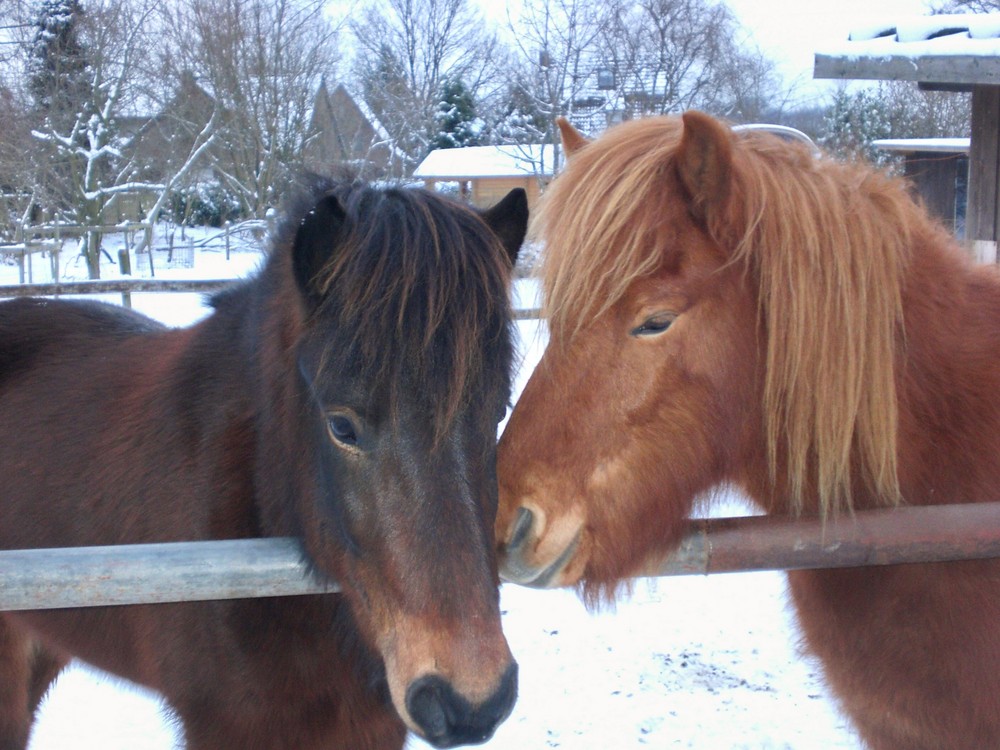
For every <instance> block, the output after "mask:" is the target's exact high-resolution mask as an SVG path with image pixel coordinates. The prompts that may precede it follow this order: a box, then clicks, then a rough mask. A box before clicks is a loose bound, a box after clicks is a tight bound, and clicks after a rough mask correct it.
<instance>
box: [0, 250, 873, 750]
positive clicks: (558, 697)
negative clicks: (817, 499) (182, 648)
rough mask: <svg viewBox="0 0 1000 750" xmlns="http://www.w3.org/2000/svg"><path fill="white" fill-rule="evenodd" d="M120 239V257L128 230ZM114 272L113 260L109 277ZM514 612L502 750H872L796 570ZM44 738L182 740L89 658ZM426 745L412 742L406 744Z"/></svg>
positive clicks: (509, 617) (157, 747) (242, 254)
mask: <svg viewBox="0 0 1000 750" xmlns="http://www.w3.org/2000/svg"><path fill="white" fill-rule="evenodd" d="M109 249H111V250H112V255H115V253H116V248H115V245H114V239H113V238H109ZM259 259H260V256H259V254H257V253H255V252H251V251H246V250H241V251H237V252H234V253H233V254H232V256H231V259H230V260H228V261H227V260H226V259H225V256H224V253H222V252H221V250H214V251H199V252H196V254H195V256H194V264H193V267H192V268H189V269H162V270H161V269H157V276H158V277H160V278H178V277H188V278H220V277H221V278H225V277H238V276H243V275H245V274H247V273H249V272H251V271H252V270H253V269H254V268H256V267H257V265H258V264H259ZM133 263H135V261H133ZM47 265H48V264H47V263H46V262H44V260H43V259H38V258H36V259H35V261H34V267H33V271H34V279H35V281H36V282H40V281H44V280H46V268H47ZM62 265H63V274H64V277H65V276H66V275H69V276H72V277H75V278H82V277H83V274H84V269H85V266H84V265H83V264H82V263H76V262H73V261H72V259H71V257H70V253H68V252H67V253H66V254H65V257H64V258H63V264H62ZM114 273H115V269H114V267H113V266H109V267H108V268H107V270H106V273H105V275H106V276H113V275H114ZM16 282H17V269H16V267H14V266H10V265H4V264H3V263H2V262H0V283H2V284H9V283H16ZM518 291H519V300H518V301H519V304H520V305H521V306H524V307H529V306H532V302H533V300H532V299H531V295H532V290H531V282H519V289H518ZM108 299H109V301H112V302H117V301H118V299H119V297H118V295H109V296H108ZM133 304H134V306H135V307H136V308H137V309H139V310H141V311H143V312H145V313H147V314H149V315H152V316H153V317H156V318H158V319H160V320H163V321H164V322H166V323H168V324H171V325H186V324H188V323H191V322H193V321H194V320H196V319H198V318H199V317H201V316H202V315H204V314H206V313H207V308H205V307H204V306H203V305H202V304H201V300H200V297H199V296H198V295H182V294H178V295H173V294H171V295H166V294H159V295H157V294H136V295H133ZM518 329H519V333H520V336H521V347H522V352H523V353H524V357H523V360H524V362H523V366H522V368H521V371H520V373H519V377H518V388H520V387H521V386H522V385H523V382H524V380H525V379H526V378H527V375H528V374H529V373H530V370H531V368H532V367H534V365H535V363H536V362H537V359H538V357H539V356H540V352H541V350H542V349H543V348H544V328H543V327H542V326H541V324H539V323H537V322H531V321H525V322H521V323H519V324H518ZM732 506H734V507H735V506H738V499H735V498H734V499H733V501H732ZM726 512H739V511H738V509H737V510H736V511H734V510H733V507H727V508H726ZM502 607H503V611H504V627H505V630H506V633H507V637H508V639H509V641H510V644H511V648H512V650H513V652H514V654H515V656H516V657H517V659H518V661H519V663H520V668H521V671H520V697H519V700H518V704H517V707H516V708H515V711H514V714H513V715H512V716H511V717H510V719H508V720H507V722H506V723H505V724H504V725H503V726H501V727H500V729H499V730H498V731H497V734H496V736H495V737H494V738H493V739H492V740H491V741H490V742H489V743H488V744H487V745H485V747H486V748H488V749H489V750H525V749H526V748H527V749H530V750H535V749H540V748H566V749H567V750H608V749H610V748H614V750H631V749H632V748H643V747H655V748H687V747H692V748H701V749H703V750H734V749H736V748H747V749H748V750H749V749H753V750H763V749H765V748H767V749H774V750H778V749H779V748H781V749H783V748H791V749H795V750H799V749H802V750H812V749H814V748H823V749H824V750H826V749H833V748H845V749H846V748H859V747H860V746H861V745H860V742H859V741H858V740H857V738H856V737H855V735H854V734H853V733H852V731H851V730H850V727H849V725H848V724H847V722H846V720H845V719H843V718H842V717H841V716H840V715H839V714H838V712H837V710H836V708H835V706H834V704H833V702H832V701H831V699H830V697H829V695H828V693H827V691H826V690H825V688H824V687H823V683H822V679H821V676H820V672H819V668H818V665H816V664H815V663H814V662H813V661H812V660H810V659H808V658H805V657H803V655H802V654H801V653H800V652H799V649H798V646H797V641H798V636H797V635H796V629H795V626H794V623H793V619H792V616H791V615H790V612H789V608H788V606H787V604H786V590H785V584H784V577H783V576H782V575H781V574H777V573H746V574H733V575H717V576H712V577H689V578H669V579H666V578H665V579H660V580H657V581H640V582H638V583H637V585H636V590H635V592H634V594H633V595H632V596H631V597H630V598H629V599H627V600H626V601H624V602H622V603H620V604H619V606H618V607H617V610H616V611H614V612H603V613H599V614H591V613H588V612H587V611H586V610H584V608H583V606H582V605H581V604H580V603H579V602H578V600H577V599H576V598H575V596H574V595H573V594H571V593H569V592H565V591H542V592H539V591H531V590H527V589H523V588H518V587H514V586H509V585H508V586H505V587H504V588H503V591H502ZM29 747H30V750H91V749H93V750H98V749H100V750H171V749H172V748H178V747H180V744H179V735H178V734H177V732H176V728H175V726H174V725H173V723H172V722H171V719H170V717H169V714H168V713H167V712H166V710H165V709H164V707H163V705H162V702H161V701H159V700H158V699H157V697H156V696H155V695H153V694H150V693H149V692H147V691H143V690H140V689H138V688H135V687H134V686H131V685H128V684H123V683H122V682H121V681H120V680H118V679H116V678H114V677H110V676H108V675H105V674H102V673H99V672H96V671H94V670H92V669H90V668H88V667H86V666H85V665H76V666H74V667H72V668H70V669H69V670H67V671H66V672H65V673H64V674H63V675H62V676H61V677H60V678H59V681H58V682H57V683H56V685H55V687H54V688H53V690H52V691H51V692H50V694H49V696H48V698H47V699H46V701H45V703H44V705H43V706H42V708H41V711H40V716H39V720H38V722H37V724H36V728H35V731H34V734H33V736H32V739H31V744H30V746H29ZM427 747H428V746H427V745H425V744H424V743H423V742H421V741H419V740H416V739H411V740H410V742H409V743H408V745H407V750H425V749H426V748H427ZM234 750H236V749H235V748H234Z"/></svg>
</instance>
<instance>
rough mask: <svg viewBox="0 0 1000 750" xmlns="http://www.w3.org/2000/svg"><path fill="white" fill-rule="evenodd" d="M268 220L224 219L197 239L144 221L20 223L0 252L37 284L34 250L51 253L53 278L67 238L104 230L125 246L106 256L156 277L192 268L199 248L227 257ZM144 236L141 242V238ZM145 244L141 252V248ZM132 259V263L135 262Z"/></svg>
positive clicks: (262, 231) (124, 269)
mask: <svg viewBox="0 0 1000 750" xmlns="http://www.w3.org/2000/svg"><path fill="white" fill-rule="evenodd" d="M269 228H270V225H269V223H268V221H267V220H262V219H248V220H245V221H240V222H235V223H234V222H231V221H227V222H225V223H224V224H223V225H222V226H221V227H219V228H217V229H214V230H213V231H212V232H211V233H210V234H208V235H206V236H203V237H199V238H198V239H195V237H194V235H193V233H191V231H190V230H191V228H189V227H185V226H181V225H175V224H159V225H152V224H147V223H144V222H122V223H120V224H107V225H93V226H83V225H77V224H63V223H58V222H56V223H50V224H26V225H24V226H21V227H19V228H18V231H17V233H16V236H18V237H21V238H23V239H21V240H20V241H18V242H14V243H0V256H7V257H9V258H13V259H14V260H15V262H16V263H17V266H18V277H19V282H20V283H21V284H27V285H33V284H34V283H35V280H34V265H33V263H32V258H33V257H34V256H35V255H39V254H43V255H46V256H47V259H48V264H49V269H48V270H49V274H50V275H51V277H52V278H53V279H57V278H59V269H60V262H61V257H62V253H63V246H64V243H65V242H67V241H71V240H74V239H78V238H80V237H82V236H84V235H89V236H99V237H102V238H103V237H104V236H105V235H112V234H120V235H122V238H123V239H122V247H121V249H119V250H118V258H117V259H115V258H111V256H110V255H109V254H108V253H107V252H105V255H107V257H108V258H111V260H113V261H116V262H117V263H118V266H119V269H120V271H121V273H122V274H124V275H126V276H131V275H132V274H133V272H134V273H135V274H137V275H139V276H146V277H149V278H153V277H155V276H156V272H157V269H159V270H161V271H162V270H164V269H166V268H191V267H192V266H193V264H194V255H195V250H196V249H197V250H214V251H218V252H225V256H226V259H227V260H228V259H229V257H230V254H231V252H232V250H233V248H234V247H237V246H239V245H241V244H242V245H245V241H243V240H240V238H241V237H242V236H244V235H248V234H249V235H251V236H252V237H253V238H254V241H255V242H259V241H260V238H262V237H264V236H266V235H267V233H268V231H269ZM140 235H142V236H143V241H142V242H141V243H140V242H139V241H138V239H137V238H138V237H139V236H140ZM140 247H141V248H142V250H141V251H140V250H139V249H138V248H140ZM133 259H134V264H133Z"/></svg>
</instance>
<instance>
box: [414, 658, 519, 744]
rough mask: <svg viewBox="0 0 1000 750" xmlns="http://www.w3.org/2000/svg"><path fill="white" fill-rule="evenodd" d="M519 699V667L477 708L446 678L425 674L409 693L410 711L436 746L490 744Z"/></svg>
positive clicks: (509, 671) (511, 669) (512, 667)
mask: <svg viewBox="0 0 1000 750" xmlns="http://www.w3.org/2000/svg"><path fill="white" fill-rule="evenodd" d="M516 699H517V664H513V663H512V664H511V665H510V666H509V667H508V668H507V671H506V672H504V675H503V677H502V678H501V679H500V685H499V687H498V688H497V690H496V691H495V692H494V693H493V695H492V696H490V697H489V698H487V699H486V700H485V701H483V702H482V703H480V704H479V705H476V706H473V705H472V704H471V703H469V701H468V700H466V699H465V698H464V697H462V696H461V695H459V694H458V693H456V692H455V689H454V688H453V687H452V686H451V684H450V683H449V682H447V681H446V680H445V679H444V678H442V677H439V676H438V675H425V676H424V677H421V678H420V679H418V680H416V681H415V682H413V684H411V685H410V687H409V689H408V690H407V691H406V710H407V711H408V712H409V714H410V718H412V719H413V721H414V722H416V724H417V726H418V727H420V730H421V732H422V733H423V735H424V738H425V739H426V740H427V741H428V742H430V743H431V744H432V745H434V747H441V748H444V747H455V746H456V745H473V744H479V743H482V742H486V741H487V740H488V739H489V738H490V737H492V736H493V732H494V731H495V730H496V728H497V726H499V725H500V723H501V722H502V721H503V720H504V719H506V718H507V717H508V716H509V715H510V712H511V710H512V709H513V708H514V701H515V700H516Z"/></svg>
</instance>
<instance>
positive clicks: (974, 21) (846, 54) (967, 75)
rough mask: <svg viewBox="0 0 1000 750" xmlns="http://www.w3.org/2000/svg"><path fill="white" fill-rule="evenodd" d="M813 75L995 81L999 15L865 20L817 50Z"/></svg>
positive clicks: (998, 78)
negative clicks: (843, 38) (841, 39)
mask: <svg viewBox="0 0 1000 750" xmlns="http://www.w3.org/2000/svg"><path fill="white" fill-rule="evenodd" d="M814 76H815V77H816V78H866V79H883V80H904V81H925V82H927V83H940V84H958V85H972V84H994V85H996V84H1000V13H983V14H944V15H938V16H914V17H910V18H903V19H897V20H895V21H892V20H886V21H868V22H865V23H863V24H859V25H858V26H857V27H856V28H854V29H853V30H852V31H851V33H850V35H849V36H848V38H847V39H846V40H844V41H843V42H840V43H838V44H835V45H832V46H830V47H828V48H826V49H821V50H817V52H816V63H815V68H814Z"/></svg>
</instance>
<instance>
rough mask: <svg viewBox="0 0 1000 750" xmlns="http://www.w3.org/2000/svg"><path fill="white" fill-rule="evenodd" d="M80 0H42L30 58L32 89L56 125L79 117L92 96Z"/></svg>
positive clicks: (41, 109)
mask: <svg viewBox="0 0 1000 750" xmlns="http://www.w3.org/2000/svg"><path fill="white" fill-rule="evenodd" d="M82 14H83V8H82V6H81V5H80V0H40V2H39V6H38V12H37V13H36V15H35V18H34V21H33V23H34V26H35V34H34V39H33V40H32V46H31V50H30V55H29V61H28V89H29V91H30V92H31V95H32V98H33V99H34V103H35V107H36V109H37V111H38V113H39V114H40V115H42V116H44V117H46V118H48V120H49V121H50V123H51V124H52V125H53V126H54V127H56V128H60V129H61V128H64V127H65V126H66V125H67V124H71V120H73V119H76V118H77V116H78V115H79V114H81V112H82V107H85V106H86V104H87V103H88V102H90V100H91V99H92V96H91V93H92V92H91V87H92V81H93V78H92V75H91V71H90V64H89V62H88V60H87V55H86V50H85V49H84V47H83V45H82V44H81V43H80V39H79V34H78V25H79V21H80V18H81V16H82Z"/></svg>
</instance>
